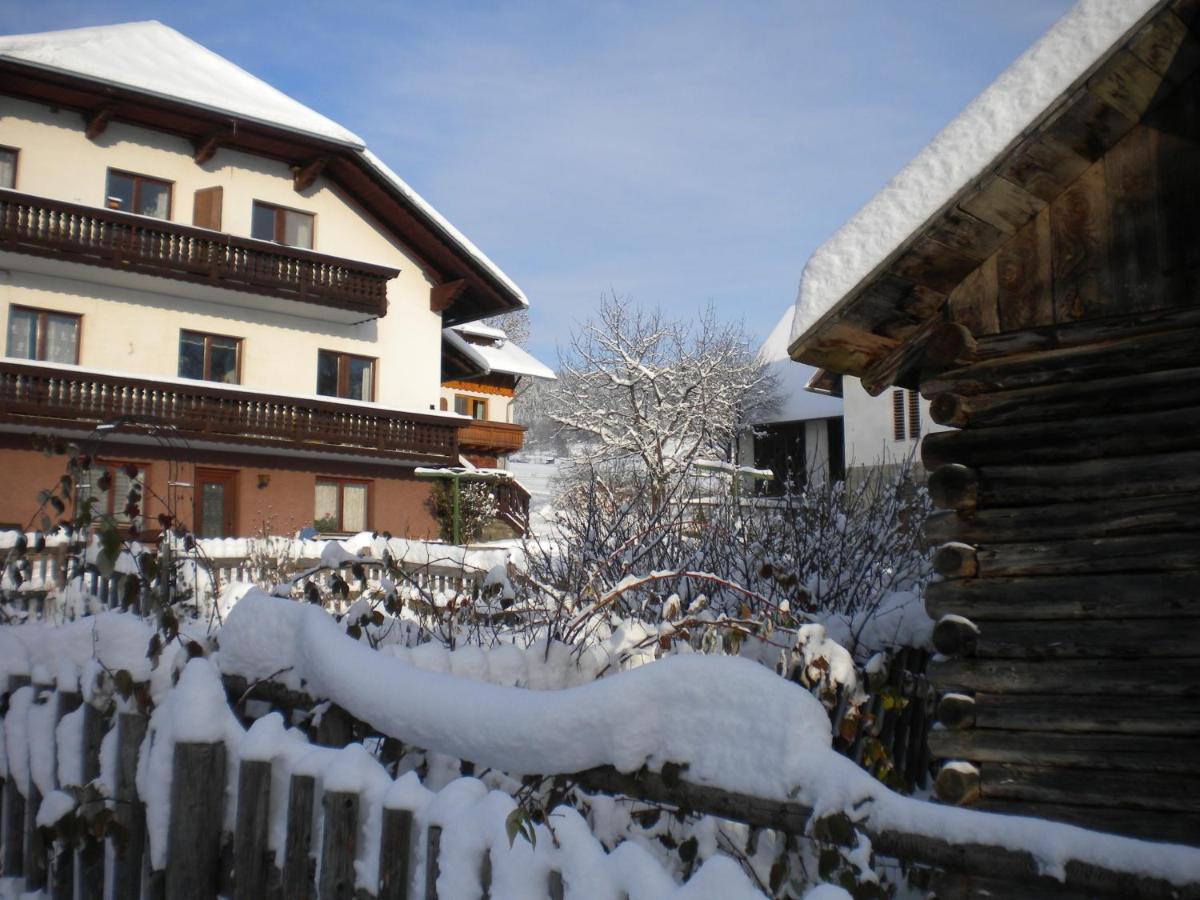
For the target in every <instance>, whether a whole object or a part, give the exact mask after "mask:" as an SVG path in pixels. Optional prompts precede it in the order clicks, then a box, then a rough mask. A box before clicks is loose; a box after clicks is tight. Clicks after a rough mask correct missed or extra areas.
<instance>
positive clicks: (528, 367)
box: [442, 325, 558, 381]
mask: <svg viewBox="0 0 1200 900" xmlns="http://www.w3.org/2000/svg"><path fill="white" fill-rule="evenodd" d="M461 327H462V326H457V325H456V326H454V327H453V328H445V329H443V330H442V334H443V335H444V336H445V338H446V340H447V342H448V343H449V344H450V345H451V346H453V347H454V348H455V349H457V350H460V351H461V352H462V353H464V354H465V355H466V356H467V357H468V358H469V359H471V360H472V361H474V362H475V363H476V364H477V365H479V366H480V367H481V368H482V369H483V373H482V374H484V375H487V374H490V373H492V372H500V373H502V374H505V375H518V376H519V375H528V376H529V377H530V378H543V379H545V380H547V381H557V380H558V376H557V375H556V374H555V373H554V370H553V369H551V368H550V367H549V366H547V365H546V364H545V363H544V362H542V361H541V360H540V359H538V358H537V357H536V356H534V355H533V354H532V353H530V352H529V351H528V350H525V349H524V348H523V347H521V346H519V345H518V344H515V343H513V342H512V341H510V340H508V338H507V336H506V335H504V332H503V331H500V329H498V328H495V329H489V330H492V331H498V332H499V333H500V335H501V340H500V343H499V344H496V345H493V346H490V347H489V346H487V345H483V344H472V343H471V342H470V341H468V340H466V339H465V338H463V337H462V335H460V334H459V333H458V332H459V330H460V328H461Z"/></svg>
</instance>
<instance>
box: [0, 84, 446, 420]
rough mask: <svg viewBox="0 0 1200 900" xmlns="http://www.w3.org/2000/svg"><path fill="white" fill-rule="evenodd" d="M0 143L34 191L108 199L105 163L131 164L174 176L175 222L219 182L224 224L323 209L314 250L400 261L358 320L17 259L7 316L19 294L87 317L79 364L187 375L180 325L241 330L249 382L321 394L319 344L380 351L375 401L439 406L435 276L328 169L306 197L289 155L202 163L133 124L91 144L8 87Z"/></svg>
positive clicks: (93, 202)
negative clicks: (30, 267) (275, 209)
mask: <svg viewBox="0 0 1200 900" xmlns="http://www.w3.org/2000/svg"><path fill="white" fill-rule="evenodd" d="M0 144H3V145H6V146H10V147H16V148H17V149H18V150H19V151H20V155H19V158H18V165H17V182H16V189H17V190H19V191H23V192H25V193H30V194H37V195H40V196H45V197H50V198H54V199H58V200H64V201H69V202H74V203H82V204H85V205H88V206H103V205H104V193H105V181H106V174H107V170H108V169H109V168H110V167H111V168H117V169H125V170H129V171H132V172H136V173H138V174H143V175H150V176H153V177H156V178H162V179H165V180H168V181H171V182H173V183H174V189H173V191H172V210H171V220H172V221H174V222H178V223H182V224H186V225H190V224H191V222H192V201H193V195H194V192H195V191H196V190H198V189H200V188H208V187H215V186H221V187H222V188H223V195H224V196H223V203H222V230H224V231H226V232H229V233H232V234H236V235H241V236H244V237H249V235H250V217H251V209H252V205H253V202H254V201H255V200H261V201H265V202H268V203H273V204H277V205H280V206H286V207H290V208H293V209H299V210H303V211H305V212H311V213H313V214H314V215H315V216H316V219H315V236H314V242H313V249H314V250H316V251H317V252H320V253H326V254H330V255H333V256H341V257H345V258H348V259H353V260H358V261H362V262H370V263H377V264H381V265H387V266H391V267H393V268H398V269H400V274H399V275H398V276H397V277H396V278H394V279H393V280H392V281H391V282H390V283H389V284H388V313H387V315H386V316H384V317H383V318H382V319H380V320H378V321H375V322H370V323H367V324H363V325H356V326H347V325H337V324H332V323H324V322H318V321H316V320H313V319H306V318H302V316H301V315H297V316H296V317H291V316H286V315H278V314H270V313H265V312H259V311H255V310H253V309H249V308H248V309H245V310H242V309H239V308H237V307H231V306H228V305H219V304H206V303H204V302H198V301H196V300H192V299H186V298H184V297H182V296H180V294H178V293H173V291H172V288H171V286H170V282H167V281H165V280H164V279H158V278H152V277H149V276H147V277H146V278H145V285H146V290H145V291H144V292H142V291H132V290H124V289H120V290H118V289H114V288H112V287H110V286H107V285H104V284H89V283H88V282H87V281H86V279H87V275H86V268H85V267H79V266H71V267H69V271H67V270H66V269H64V274H69V275H70V278H71V279H74V280H66V279H61V280H59V281H57V282H55V283H52V282H53V279H47V278H46V277H45V276H37V275H34V274H32V273H23V272H21V271H20V270H19V266H20V261H19V259H18V260H17V261H16V262H15V263H14V264H13V267H12V269H13V270H12V271H11V273H10V278H9V284H8V285H2V284H0V307H4V308H0V316H2V317H3V322H4V323H5V324H6V323H7V315H8V311H7V308H6V307H7V305H8V304H10V303H22V304H29V305H34V306H42V307H44V308H47V309H62V310H66V311H70V312H78V313H82V314H83V315H84V317H85V319H84V323H83V332H84V338H83V345H82V347H81V354H80V362H81V364H82V365H88V366H99V367H104V368H116V369H120V370H122V371H127V372H130V373H138V374H148V375H153V374H163V375H172V376H173V375H175V374H176V372H177V366H178V338H179V335H178V332H179V329H180V328H195V329H198V330H202V331H212V332H215V333H219V334H228V335H233V336H237V337H241V338H243V340H244V343H243V351H244V352H243V368H242V382H243V384H245V385H247V386H249V387H255V388H265V389H270V388H278V389H281V390H288V391H289V392H292V393H310V392H315V389H316V364H317V363H316V353H317V350H318V349H332V350H345V351H347V352H353V353H359V354H362V355H364V356H373V357H377V358H378V359H379V364H378V370H377V373H376V385H377V396H376V399H377V401H378V402H380V403H382V404H385V405H388V406H398V407H404V408H410V409H421V410H428V409H430V408H431V407H434V408H435V407H436V405H437V401H438V398H439V396H440V368H441V326H442V323H441V317H440V316H439V315H437V314H436V313H433V312H431V311H430V309H429V292H430V288H431V286H432V283H431V281H430V280H429V279H428V278H427V277H426V276H425V275H424V273H423V272H422V271H421V269H420V266H419V264H418V261H417V260H416V259H415V258H414V257H413V256H412V255H410V254H409V253H408V252H407V251H406V249H405V248H404V247H403V246H402V245H401V244H399V243H398V242H397V241H396V240H394V239H393V238H392V237H391V236H390V235H389V234H388V233H387V232H386V230H385V229H384V228H383V227H382V226H380V225H379V224H378V223H377V222H375V221H374V219H372V218H371V217H370V216H368V215H367V214H366V213H365V212H363V211H362V210H361V209H360V208H359V207H357V205H356V204H355V203H354V202H353V201H352V200H351V199H350V198H348V197H347V196H345V195H344V194H343V193H342V192H341V189H340V188H338V187H337V186H335V185H333V184H332V183H331V182H330V181H329V180H328V179H325V178H323V177H318V178H317V180H316V182H315V183H314V184H313V186H312V187H310V188H309V189H308V190H306V191H303V192H300V193H297V192H296V191H295V190H293V188H292V173H291V171H290V170H289V169H288V167H287V165H285V164H284V163H282V162H279V161H276V160H269V159H265V158H261V157H255V156H252V155H249V154H245V153H241V152H237V151H232V150H224V149H219V150H218V151H217V153H216V155H215V156H214V157H213V158H212V159H211V160H209V161H208V162H207V163H205V164H204V165H197V164H196V163H195V162H194V160H193V158H192V153H193V149H192V146H191V144H190V143H189V142H188V141H187V140H185V139H183V138H179V137H174V136H171V135H166V134H162V133H159V132H156V131H152V130H149V129H144V128H138V127H135V126H131V125H125V124H122V123H111V124H110V125H109V126H108V128H107V130H106V131H105V132H104V133H103V134H102V135H100V136H99V137H98V138H97V140H95V141H90V140H88V139H87V137H86V136H85V135H84V133H83V127H82V119H81V117H80V115H79V114H78V113H75V112H71V111H67V110H58V111H55V110H52V109H50V108H49V107H46V106H42V105H39V104H33V103H28V102H26V101H22V100H16V99H13V98H11V97H0ZM80 270H83V271H84V274H82V275H81V274H80ZM79 279H84V281H80V280H79ZM131 325H136V327H135V328H131V327H130V326H131Z"/></svg>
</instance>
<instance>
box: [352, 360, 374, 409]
mask: <svg viewBox="0 0 1200 900" xmlns="http://www.w3.org/2000/svg"><path fill="white" fill-rule="evenodd" d="M346 362H347V364H348V365H349V366H350V393H349V397H350V399H351V400H370V399H372V398H371V368H372V366H371V360H369V359H359V358H356V357H353V356H351V357H347V360H346Z"/></svg>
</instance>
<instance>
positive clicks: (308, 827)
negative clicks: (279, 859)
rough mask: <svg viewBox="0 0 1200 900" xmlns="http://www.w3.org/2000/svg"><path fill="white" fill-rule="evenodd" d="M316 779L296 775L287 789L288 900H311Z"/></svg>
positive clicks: (285, 861)
mask: <svg viewBox="0 0 1200 900" xmlns="http://www.w3.org/2000/svg"><path fill="white" fill-rule="evenodd" d="M315 796H316V779H315V778H313V776H311V775H293V776H292V780H291V784H290V785H289V788H288V808H287V841H286V843H285V845H284V856H283V895H284V896H285V897H287V898H288V900H311V898H312V895H313V889H312V882H313V870H312V865H311V863H310V854H311V852H312V825H313V799H314V797H315Z"/></svg>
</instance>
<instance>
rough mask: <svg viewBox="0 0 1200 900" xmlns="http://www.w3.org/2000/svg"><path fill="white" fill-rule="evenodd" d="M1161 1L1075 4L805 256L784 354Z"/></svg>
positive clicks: (1106, 0) (1109, 0)
mask: <svg viewBox="0 0 1200 900" xmlns="http://www.w3.org/2000/svg"><path fill="white" fill-rule="evenodd" d="M1167 2H1168V0H1079V2H1077V3H1076V4H1075V6H1073V7H1072V8H1071V9H1070V10H1068V11H1067V12H1066V13H1065V14H1064V15H1063V16H1062V18H1060V19H1059V20H1058V22H1056V23H1055V24H1054V25H1053V26H1052V27H1051V28H1050V29H1049V30H1048V31H1047V32H1046V33H1045V34H1043V35H1042V36H1041V37H1040V38H1039V39H1038V40H1037V41H1036V42H1035V43H1034V44H1033V46H1031V47H1030V48H1029V49H1028V50H1026V51H1025V52H1024V53H1022V54H1021V55H1020V56H1019V57H1017V59H1016V60H1015V61H1014V62H1013V63H1012V64H1011V65H1010V66H1009V67H1008V68H1007V69H1005V70H1004V71H1003V72H1001V73H1000V75H999V76H997V78H996V79H995V80H994V81H993V82H992V83H991V84H990V85H988V87H986V88H985V89H984V90H983V91H982V92H980V94H979V95H978V96H976V97H975V99H973V100H972V101H971V102H970V103H969V104H967V106H966V108H965V109H964V110H963V111H962V112H961V113H959V115H958V116H956V117H955V118H954V119H952V120H951V121H950V122H949V123H948V124H947V125H946V126H945V127H944V128H943V129H942V130H941V131H940V132H938V134H937V135H936V136H935V137H934V138H933V140H932V141H930V142H929V144H928V145H926V146H925V147H924V148H923V149H922V150H921V151H920V152H919V153H918V154H917V155H916V156H915V157H913V159H912V160H911V161H910V162H909V163H908V165H906V166H905V167H904V168H903V169H901V170H900V172H898V173H897V174H896V175H895V176H894V177H893V178H892V179H891V181H889V182H888V183H887V185H885V186H884V187H883V189H882V190H880V191H879V192H878V193H877V194H875V196H874V197H872V198H871V199H870V200H868V201H867V203H866V204H865V205H864V206H863V207H862V208H861V209H859V210H858V212H856V213H855V214H854V215H853V216H851V217H850V219H848V220H847V221H846V222H845V223H844V224H843V225H842V226H841V228H839V229H838V230H837V231H835V232H834V233H833V234H832V235H831V236H830V237H829V238H828V239H827V240H826V241H825V242H824V243H823V244H821V245H820V246H819V247H818V248H817V249H816V250H815V251H814V252H813V254H812V255H811V256H810V257H809V259H808V262H807V263H806V264H805V266H804V270H803V272H802V273H801V276H800V285H799V289H798V291H797V295H796V302H795V314H794V317H793V321H792V331H791V340H790V341H789V349H791V348H794V347H795V346H796V345H797V344H798V343H799V342H800V341H801V340H802V339H803V338H805V337H807V336H808V335H809V334H811V333H812V332H814V331H815V330H816V329H817V327H818V326H819V325H821V324H822V323H823V322H824V321H825V320H826V319H827V318H829V317H830V316H832V315H833V314H834V313H835V312H836V311H837V310H838V308H839V307H840V306H841V305H842V303H843V302H844V301H845V300H846V299H847V298H848V297H850V296H852V295H853V294H854V292H855V291H856V290H857V289H858V288H859V287H860V286H862V285H863V284H864V283H866V282H867V281H869V280H870V279H871V278H872V277H874V276H875V275H876V274H877V273H878V272H879V271H881V270H882V269H883V268H884V267H886V266H887V265H888V264H889V263H890V261H891V259H892V257H893V255H894V254H896V253H897V252H898V251H900V250H901V249H902V248H903V247H904V244H905V242H906V241H907V240H908V238H909V237H911V236H912V235H913V234H914V233H915V232H917V231H919V230H920V229H921V228H922V227H923V226H924V225H925V224H927V223H928V222H930V221H931V220H933V219H934V218H936V216H937V215H939V214H940V213H941V212H942V211H943V210H944V209H945V208H946V207H947V206H949V205H950V204H952V203H953V202H954V201H955V200H956V199H957V197H958V195H959V193H960V192H961V191H963V190H964V189H966V188H968V187H970V185H971V184H972V182H973V181H974V180H975V179H976V178H978V177H979V175H980V174H982V173H983V172H985V171H987V169H988V168H990V167H991V166H992V165H993V164H994V163H995V162H996V161H997V160H998V159H1000V158H1002V157H1003V156H1004V154H1005V153H1007V152H1008V151H1009V149H1010V148H1011V147H1012V145H1013V144H1014V143H1015V142H1016V141H1018V140H1019V139H1021V138H1022V137H1023V135H1024V134H1025V133H1026V131H1027V130H1028V129H1029V128H1030V127H1031V126H1033V125H1035V124H1036V123H1037V122H1038V120H1039V119H1041V118H1042V117H1043V115H1045V114H1046V112H1047V111H1048V109H1049V108H1050V107H1051V106H1053V104H1054V101H1055V100H1057V99H1058V98H1059V97H1061V96H1062V95H1063V94H1065V93H1067V92H1068V91H1070V90H1071V89H1072V88H1074V87H1075V86H1076V85H1077V84H1078V83H1079V82H1081V81H1082V80H1084V79H1085V78H1086V77H1087V76H1089V75H1090V74H1091V73H1092V71H1093V70H1094V69H1095V68H1096V67H1097V66H1099V65H1100V64H1101V63H1102V62H1103V61H1104V60H1105V59H1106V58H1107V57H1108V56H1109V54H1110V53H1111V52H1112V51H1113V50H1114V49H1116V48H1117V47H1119V46H1120V45H1121V44H1123V43H1124V42H1125V40H1126V39H1127V38H1128V37H1129V36H1130V35H1131V34H1133V33H1134V32H1135V31H1136V30H1137V29H1138V28H1140V27H1141V26H1142V25H1143V24H1144V23H1145V22H1146V21H1147V20H1148V19H1149V18H1150V17H1151V16H1153V15H1154V14H1155V13H1157V11H1158V10H1159V9H1160V8H1161V7H1163V6H1165V5H1166V4H1167Z"/></svg>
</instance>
